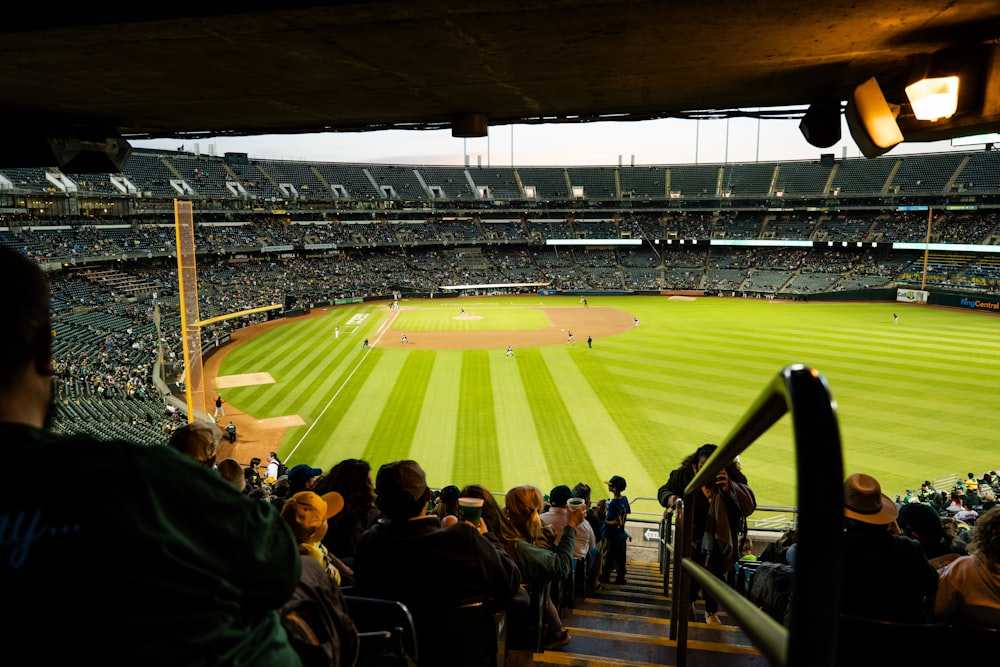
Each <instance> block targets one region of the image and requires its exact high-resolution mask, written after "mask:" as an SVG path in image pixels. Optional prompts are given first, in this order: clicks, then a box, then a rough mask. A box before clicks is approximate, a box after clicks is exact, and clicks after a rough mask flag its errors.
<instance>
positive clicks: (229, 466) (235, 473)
mask: <svg viewBox="0 0 1000 667" xmlns="http://www.w3.org/2000/svg"><path fill="white" fill-rule="evenodd" d="M215 469H216V470H217V471H218V472H219V475H221V476H222V479H224V480H226V481H227V482H230V483H231V484H232V485H233V486H235V487H236V488H237V489H239V490H240V493H244V492H246V487H247V480H246V477H244V476H243V466H241V465H240V462H239V461H237V460H236V459H222V460H221V461H219V462H218V463H217V464H216V466H215Z"/></svg>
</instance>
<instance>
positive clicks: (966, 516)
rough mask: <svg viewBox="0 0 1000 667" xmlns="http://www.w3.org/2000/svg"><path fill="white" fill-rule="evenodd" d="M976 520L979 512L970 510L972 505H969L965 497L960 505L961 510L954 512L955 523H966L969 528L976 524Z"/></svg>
mask: <svg viewBox="0 0 1000 667" xmlns="http://www.w3.org/2000/svg"><path fill="white" fill-rule="evenodd" d="M977 518H979V512H977V511H976V510H974V509H972V505H971V504H969V501H968V497H966V501H965V502H964V503H962V509H961V510H959V511H958V512H955V521H958V522H960V523H967V524H969V525H970V526H971V525H972V524H974V523H976V519H977Z"/></svg>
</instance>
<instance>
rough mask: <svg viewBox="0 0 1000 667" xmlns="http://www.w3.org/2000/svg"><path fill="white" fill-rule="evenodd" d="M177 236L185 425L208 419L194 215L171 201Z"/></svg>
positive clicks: (188, 207) (186, 204) (188, 204)
mask: <svg viewBox="0 0 1000 667" xmlns="http://www.w3.org/2000/svg"><path fill="white" fill-rule="evenodd" d="M174 226H175V228H176V232H177V286H178V290H179V292H180V306H181V340H182V341H183V344H184V373H185V382H184V387H185V396H186V398H187V417H188V422H189V423H190V422H193V421H195V420H196V419H197V414H198V413H202V414H203V415H205V416H207V414H208V413H207V406H206V404H205V378H204V374H203V372H202V355H201V322H200V321H199V320H200V317H199V315H198V268H197V266H196V264H195V247H194V211H193V209H192V206H191V202H182V201H179V200H177V199H175V200H174Z"/></svg>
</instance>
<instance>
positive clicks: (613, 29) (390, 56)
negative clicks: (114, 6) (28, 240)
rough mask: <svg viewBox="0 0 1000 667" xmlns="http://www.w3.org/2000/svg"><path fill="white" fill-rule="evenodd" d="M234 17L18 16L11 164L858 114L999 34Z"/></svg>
mask: <svg viewBox="0 0 1000 667" xmlns="http://www.w3.org/2000/svg"><path fill="white" fill-rule="evenodd" d="M140 4H141V3H140ZM201 4H208V5H215V4H217V3H201ZM220 4H221V3H220ZM251 6H252V5H251ZM232 7H233V6H232V5H225V6H224V7H221V8H220V7H214V6H210V7H203V6H200V5H199V4H198V3H181V4H176V3H175V4H172V5H171V4H161V3H156V4H155V6H154V5H153V3H150V6H148V7H141V6H139V7H137V6H135V5H131V6H128V9H127V10H126V11H122V12H118V13H116V12H114V11H110V10H108V8H106V7H102V6H98V5H93V4H77V5H70V6H65V5H64V6H61V7H59V8H58V9H56V8H55V7H54V6H52V5H46V4H42V3H38V4H26V5H21V6H19V7H18V13H19V14H21V15H22V17H21V20H19V21H12V20H6V21H3V22H2V25H0V114H2V117H0V121H2V127H0V134H3V135H4V143H5V144H6V145H7V146H8V147H9V148H8V152H9V151H13V150H15V149H14V148H10V147H11V146H17V145H22V144H24V143H25V142H26V141H28V140H30V139H31V138H33V137H36V136H37V137H42V136H60V135H61V136H70V135H76V136H78V137H80V138H86V137H93V138H96V139H98V140H99V139H101V138H102V136H111V135H113V134H116V133H117V134H120V135H121V136H123V137H125V138H126V139H129V138H156V137H175V138H190V137H194V138H197V137H212V136H225V135H253V134H270V133H279V134H280V133H301V132H315V131H367V130H379V129H386V128H403V129H406V128H412V129H437V128H446V127H450V126H451V123H452V120H453V119H454V118H455V117H456V116H461V115H463V114H470V113H476V114H485V116H486V117H487V119H488V122H489V124H490V125H504V124H510V123H554V122H586V121H593V120H599V119H600V120H612V119H620V120H629V119H632V120H636V119H647V118H659V117H668V116H690V115H692V114H693V113H694V112H708V113H710V114H711V113H718V114H719V115H724V114H726V113H741V112H740V111H739V110H740V109H742V110H744V111H749V112H753V111H755V110H756V109H757V108H758V107H779V108H787V107H792V106H794V105H807V104H809V103H811V102H813V101H815V100H817V99H821V98H833V99H835V100H846V99H847V98H848V96H849V94H850V92H851V91H852V90H853V88H854V87H855V86H856V85H857V84H858V83H860V82H862V81H864V80H865V79H867V78H868V77H871V76H873V75H879V76H880V80H883V79H887V78H891V77H896V78H898V77H901V76H904V77H905V75H906V74H908V72H909V69H910V65H911V60H912V57H913V56H914V55H916V54H926V53H933V52H935V51H939V50H941V49H947V48H952V47H956V46H963V47H964V46H968V45H979V44H991V43H992V41H993V40H996V39H997V37H998V36H1000V14H998V5H997V3H996V0H962V1H961V2H959V1H950V2H949V1H945V0H854V1H853V2H843V1H838V0H833V1H828V2H822V3H820V2H815V3H811V2H807V1H803V0H799V1H797V2H790V1H786V0H760V1H755V2H745V1H733V0H703V1H700V2H688V1H680V0H675V1H669V0H648V1H646V0H632V1H629V0H614V1H612V0H592V1H589V2H588V1H568V0H544V1H539V0H526V1H523V2H510V3H503V2H497V1H496V0H492V1H490V2H482V1H480V0H464V1H463V2H450V1H444V0H424V1H422V2H403V1H397V0H385V1H381V2H380V1H375V2H326V3H310V2H295V1H294V0H291V1H290V2H287V3H285V4H284V5H283V6H282V7H281V8H280V9H275V10H274V11H267V12H265V11H254V10H246V11H239V10H236V9H232ZM990 120H992V121H998V120H1000V111H998V112H997V114H995V115H994V116H993V117H991V119H990ZM997 125H1000V123H997ZM909 138H910V137H909V136H908V139H909ZM0 148H2V146H0Z"/></svg>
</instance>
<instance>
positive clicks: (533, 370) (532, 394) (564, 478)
mask: <svg viewBox="0 0 1000 667" xmlns="http://www.w3.org/2000/svg"><path fill="white" fill-rule="evenodd" d="M547 353H552V354H560V355H565V354H566V351H565V350H564V349H563V348H562V347H552V346H549V347H540V348H533V349H527V350H524V352H523V355H524V356H523V357H519V358H518V369H519V370H520V373H521V384H522V385H523V386H524V389H525V393H526V396H527V399H528V405H529V406H530V409H531V418H532V420H533V421H534V425H535V431H536V433H537V434H538V439H539V441H540V442H541V444H542V454H543V455H544V457H545V464H546V467H547V469H548V473H549V475H548V478H546V479H541V480H537V481H535V482H528V481H525V482H524V483H533V484H535V485H536V486H540V487H541V488H543V490H545V489H544V487H543V486H541V485H542V484H548V485H549V486H550V488H551V484H552V482H555V483H556V484H570V483H571V482H569V480H574V479H575V480H577V481H579V479H581V478H584V475H586V474H588V471H591V472H590V473H589V474H590V475H591V477H590V478H591V479H593V478H594V476H596V475H597V474H598V473H596V471H597V470H598V467H597V464H596V463H595V462H594V461H593V460H592V459H591V458H590V452H589V451H588V449H587V445H586V444H585V443H584V441H583V439H582V437H581V435H580V429H581V428H590V427H592V426H593V427H597V424H588V422H587V421H581V422H580V423H579V424H578V423H577V422H576V421H574V417H573V415H572V414H571V413H570V410H569V406H568V405H567V403H566V399H567V397H566V396H564V393H563V391H561V390H560V387H559V384H558V382H556V379H555V378H554V377H553V376H552V370H551V369H550V368H549V365H548V364H549V362H550V360H551V362H552V363H553V364H555V365H558V364H565V363H567V361H568V360H567V359H566V358H565V356H563V358H562V359H561V360H558V359H552V358H551V357H550V356H549V354H547ZM563 389H564V390H565V391H566V392H567V393H570V392H572V391H573V389H574V388H573V387H564V388H563ZM569 399H570V400H575V398H574V397H569ZM597 418H598V417H597V416H595V418H594V419H595V421H596V420H597ZM573 483H575V482H573ZM588 483H589V482H588ZM591 486H593V485H591ZM598 488H600V487H598ZM598 497H600V496H598Z"/></svg>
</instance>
